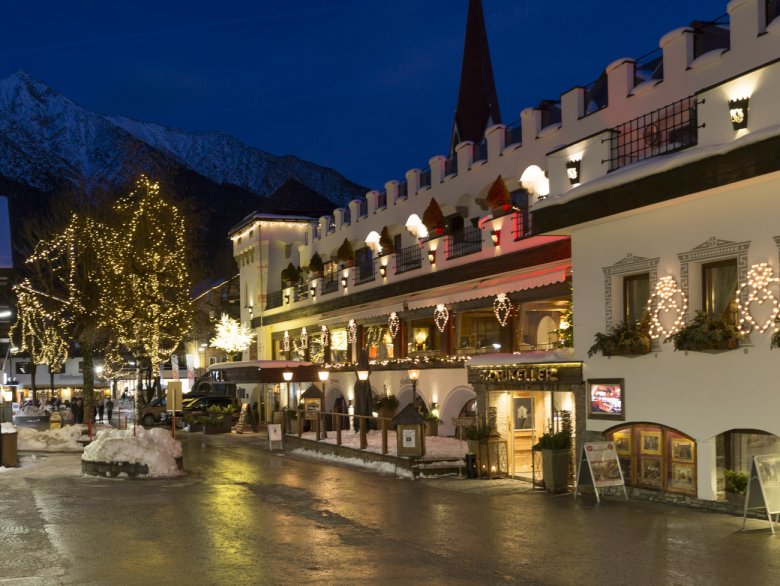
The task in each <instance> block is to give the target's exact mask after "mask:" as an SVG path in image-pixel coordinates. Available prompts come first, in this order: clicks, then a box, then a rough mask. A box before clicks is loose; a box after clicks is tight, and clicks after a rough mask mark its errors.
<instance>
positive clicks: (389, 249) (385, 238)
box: [379, 226, 395, 255]
mask: <svg viewBox="0 0 780 586" xmlns="http://www.w3.org/2000/svg"><path fill="white" fill-rule="evenodd" d="M379 246H381V247H382V254H383V255H384V254H392V253H393V252H395V244H394V243H393V237H392V236H390V229H389V228H388V227H387V226H385V227H384V228H382V233H381V234H379Z"/></svg>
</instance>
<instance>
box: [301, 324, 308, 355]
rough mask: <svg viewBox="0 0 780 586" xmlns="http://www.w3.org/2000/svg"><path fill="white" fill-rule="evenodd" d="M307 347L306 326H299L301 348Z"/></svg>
mask: <svg viewBox="0 0 780 586" xmlns="http://www.w3.org/2000/svg"><path fill="white" fill-rule="evenodd" d="M308 347H309V332H308V331H306V328H305V327H304V328H301V348H302V349H303V350H306V349H307V348H308Z"/></svg>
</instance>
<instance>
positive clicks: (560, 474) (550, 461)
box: [542, 450, 570, 494]
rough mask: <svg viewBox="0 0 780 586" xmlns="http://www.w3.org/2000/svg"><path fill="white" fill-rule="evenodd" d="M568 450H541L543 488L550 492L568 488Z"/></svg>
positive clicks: (562, 490)
mask: <svg viewBox="0 0 780 586" xmlns="http://www.w3.org/2000/svg"><path fill="white" fill-rule="evenodd" d="M569 451H570V450H542V475H543V476H544V488H545V490H547V492H549V493H552V494H559V493H562V492H567V491H568V490H569Z"/></svg>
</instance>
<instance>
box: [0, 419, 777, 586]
mask: <svg viewBox="0 0 780 586" xmlns="http://www.w3.org/2000/svg"><path fill="white" fill-rule="evenodd" d="M179 437H180V439H181V440H182V443H183V445H184V463H185V469H186V471H187V473H186V475H185V476H183V477H181V478H176V479H170V480H128V479H124V478H119V479H108V478H93V477H86V476H81V475H80V467H79V466H80V464H79V456H78V455H74V454H52V455H48V456H42V457H41V459H39V460H38V461H37V462H36V463H33V464H29V461H28V462H27V464H28V465H26V466H25V467H24V468H21V469H18V470H13V471H10V472H3V473H2V474H0V584H14V585H16V584H20V585H21V584H24V585H27V584H46V585H49V584H55V585H56V584H100V585H102V584H112V585H113V584H144V585H149V584H155V585H156V584H186V585H188V586H189V585H196V584H197V585H202V584H205V585H210V584H231V585H235V584H282V585H284V584H404V585H406V584H425V585H426V586H430V585H437V584H446V585H448V586H450V585H455V586H457V585H466V584H540V585H555V586H557V585H569V584H572V585H574V584H577V585H591V584H594V585H595V584H607V585H612V584H620V585H622V584H631V585H640V586H641V585H656V584H659V585H665V584H670V585H699V584H701V585H708V586H709V585H718V584H731V583H734V582H735V581H736V582H738V583H740V584H745V585H752V584H778V583H780V535H779V536H778V537H777V538H774V537H772V536H771V535H770V532H769V528H768V524H767V522H766V521H758V520H749V521H748V531H745V532H740V531H739V529H740V527H741V525H742V519H741V518H739V517H734V516H728V515H722V514H715V513H709V512H701V511H695V510H691V509H686V508H682V507H673V506H668V505H663V504H657V503H647V502H639V501H628V502H626V501H624V500H621V499H619V498H612V497H610V498H607V499H605V500H603V501H602V503H601V504H599V505H596V504H595V502H594V501H592V500H588V499H583V498H577V499H574V498H573V497H572V496H571V495H564V496H555V497H552V496H548V495H545V494H542V493H539V492H530V491H529V490H528V485H526V484H523V483H520V482H516V481H510V480H463V479H457V478H452V479H443V480H423V481H420V480H418V481H412V480H409V479H396V478H393V477H392V476H387V475H380V474H377V473H374V472H370V471H365V470H360V469H352V468H348V467H344V466H340V465H336V464H331V463H323V462H321V461H317V460H311V459H307V458H304V457H298V456H294V455H290V454H284V453H280V452H269V451H268V450H267V448H265V444H264V441H263V438H261V437H260V436H259V435H256V434H245V435H242V436H236V435H225V436H204V435H202V434H192V435H187V434H180V435H179ZM25 458H29V456H25Z"/></svg>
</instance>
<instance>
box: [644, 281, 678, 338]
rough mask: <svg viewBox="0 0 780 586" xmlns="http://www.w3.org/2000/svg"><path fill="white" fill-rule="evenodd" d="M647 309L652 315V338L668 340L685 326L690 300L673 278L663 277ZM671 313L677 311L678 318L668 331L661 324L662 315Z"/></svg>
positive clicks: (651, 296)
mask: <svg viewBox="0 0 780 586" xmlns="http://www.w3.org/2000/svg"><path fill="white" fill-rule="evenodd" d="M647 307H648V310H649V313H650V337H651V338H652V339H653V340H657V339H658V338H668V337H669V336H671V335H672V334H675V333H676V332H678V331H679V330H680V328H682V327H683V325H684V324H685V318H686V314H687V312H688V298H687V297H686V296H685V293H683V291H682V289H680V287H679V285H677V281H675V280H674V278H673V277H670V276H666V277H661V278H660V279H659V280H658V283H657V284H656V286H655V291H653V294H652V295H650V299H648V301H647ZM671 311H676V312H677V317H676V319H675V320H674V323H673V324H672V327H671V328H669V329H668V330H667V329H666V328H664V326H663V324H662V323H661V314H662V313H668V312H671Z"/></svg>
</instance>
